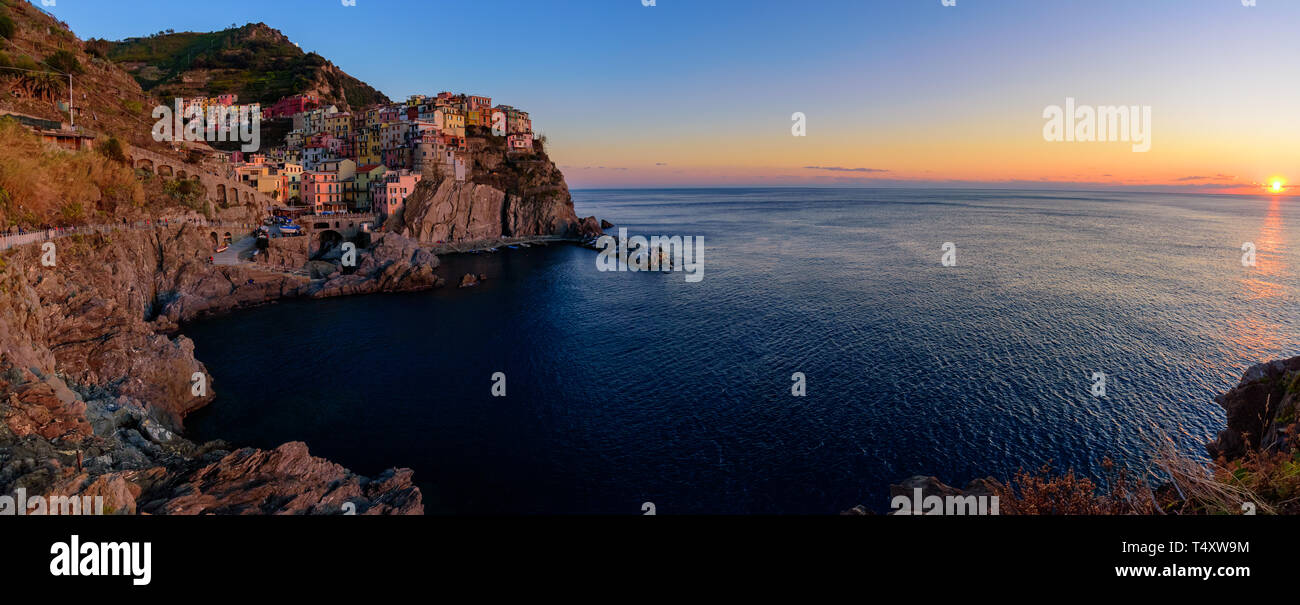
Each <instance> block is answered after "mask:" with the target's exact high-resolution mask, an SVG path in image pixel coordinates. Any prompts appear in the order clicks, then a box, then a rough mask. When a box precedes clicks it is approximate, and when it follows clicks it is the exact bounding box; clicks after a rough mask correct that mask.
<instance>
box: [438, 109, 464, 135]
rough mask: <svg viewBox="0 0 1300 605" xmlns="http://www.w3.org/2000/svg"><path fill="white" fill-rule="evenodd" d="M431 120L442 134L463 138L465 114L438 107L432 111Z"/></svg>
mask: <svg viewBox="0 0 1300 605" xmlns="http://www.w3.org/2000/svg"><path fill="white" fill-rule="evenodd" d="M433 121H434V123H435V124H437V125H438V130H440V131H442V133H443V134H449V135H452V136H456V137H460V138H465V114H463V113H460V112H458V111H454V110H451V109H439V110H438V111H436V112H434V114H433Z"/></svg>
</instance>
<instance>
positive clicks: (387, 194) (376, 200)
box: [371, 170, 423, 220]
mask: <svg viewBox="0 0 1300 605" xmlns="http://www.w3.org/2000/svg"><path fill="white" fill-rule="evenodd" d="M421 178H423V176H422V175H420V174H413V173H411V171H409V170H400V171H394V172H388V173H386V174H384V176H383V178H381V179H379V180H378V181H375V182H374V183H373V184H371V188H372V191H371V199H372V200H373V208H374V209H375V211H376V212H378V213H379V214H380V216H382V217H383V219H382V220H387V219H388V217H390V216H393V214H395V213H396V212H397V211H398V210H401V209H402V207H403V205H404V204H405V203H406V196H408V195H410V194H411V192H412V191H414V190H415V185H416V183H419V182H420V179H421Z"/></svg>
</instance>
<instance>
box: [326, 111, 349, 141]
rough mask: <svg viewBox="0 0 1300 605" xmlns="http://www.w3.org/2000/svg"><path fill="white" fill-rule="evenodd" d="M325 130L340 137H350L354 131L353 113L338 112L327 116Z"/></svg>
mask: <svg viewBox="0 0 1300 605" xmlns="http://www.w3.org/2000/svg"><path fill="white" fill-rule="evenodd" d="M325 132H328V133H330V134H332V135H334V136H335V137H338V138H340V139H346V138H348V135H349V134H351V133H352V114H350V113H336V114H334V115H331V116H326V118H325Z"/></svg>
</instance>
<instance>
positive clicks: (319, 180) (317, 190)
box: [302, 170, 347, 214]
mask: <svg viewBox="0 0 1300 605" xmlns="http://www.w3.org/2000/svg"><path fill="white" fill-rule="evenodd" d="M302 201H303V203H304V204H306V205H307V206H309V207H311V209H312V212H314V213H316V214H321V213H323V212H344V211H346V210H347V205H345V204H344V203H343V188H342V186H341V185H340V184H339V174H338V173H337V172H317V171H314V170H312V171H306V172H303V173H302Z"/></svg>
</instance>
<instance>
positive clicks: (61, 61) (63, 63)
mask: <svg viewBox="0 0 1300 605" xmlns="http://www.w3.org/2000/svg"><path fill="white" fill-rule="evenodd" d="M45 64H46V65H49V66H50V67H52V68H54V71H57V72H61V73H65V74H79V73H82V72H84V71H85V70H84V69H82V68H81V61H78V60H77V55H74V54H72V51H69V50H58V51H55V52H54V54H52V55H50V56H48V57H45Z"/></svg>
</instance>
